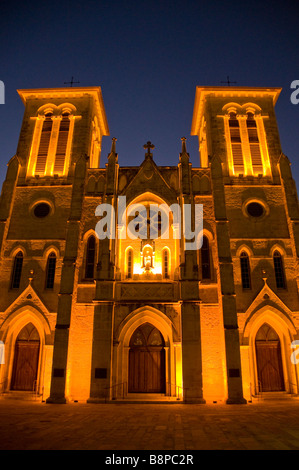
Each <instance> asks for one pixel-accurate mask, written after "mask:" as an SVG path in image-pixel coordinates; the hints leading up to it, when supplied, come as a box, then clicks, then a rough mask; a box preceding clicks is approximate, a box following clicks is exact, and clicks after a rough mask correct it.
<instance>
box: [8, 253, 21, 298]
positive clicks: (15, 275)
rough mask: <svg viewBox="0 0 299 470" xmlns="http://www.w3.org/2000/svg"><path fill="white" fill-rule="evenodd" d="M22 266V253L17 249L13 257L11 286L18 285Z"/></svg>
mask: <svg viewBox="0 0 299 470" xmlns="http://www.w3.org/2000/svg"><path fill="white" fill-rule="evenodd" d="M22 267H23V253H22V251H19V252H18V253H17V254H16V256H15V259H14V263H13V270H12V277H11V288H12V289H18V288H19V287H20V282H21V275H22Z"/></svg>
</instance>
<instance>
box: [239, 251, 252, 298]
mask: <svg viewBox="0 0 299 470" xmlns="http://www.w3.org/2000/svg"><path fill="white" fill-rule="evenodd" d="M240 266H241V278H242V287H243V289H250V288H251V276H250V264H249V256H248V254H247V253H246V252H245V251H242V253H241V255H240Z"/></svg>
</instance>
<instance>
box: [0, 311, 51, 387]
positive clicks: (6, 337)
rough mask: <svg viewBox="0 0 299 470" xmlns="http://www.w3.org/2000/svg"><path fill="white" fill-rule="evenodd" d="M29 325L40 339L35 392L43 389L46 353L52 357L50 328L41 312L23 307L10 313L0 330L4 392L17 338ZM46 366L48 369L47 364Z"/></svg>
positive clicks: (0, 379)
mask: <svg viewBox="0 0 299 470" xmlns="http://www.w3.org/2000/svg"><path fill="white" fill-rule="evenodd" d="M29 323H31V324H32V325H33V326H34V327H35V329H36V330H37V332H38V335H39V338H40V349H39V359H38V373H37V391H39V392H40V391H41V390H42V389H43V386H44V383H43V380H44V377H45V372H44V371H45V367H46V363H47V362H48V361H49V356H48V352H49V353H50V355H51V356H52V349H53V338H52V335H51V328H50V325H49V323H48V321H47V319H46V318H45V317H44V315H43V314H42V313H41V312H39V311H38V310H37V309H36V308H34V307H33V306H31V305H24V306H23V307H21V308H19V309H17V310H15V311H14V312H13V313H11V314H10V315H9V316H8V317H7V318H6V320H5V321H4V322H3V323H2V325H1V328H0V334H1V339H2V341H3V342H4V344H5V365H4V366H3V368H1V377H0V382H1V383H3V384H4V390H8V389H9V387H10V383H11V378H12V371H13V362H14V353H15V344H16V340H17V337H18V335H19V333H20V332H21V330H22V329H23V328H24V327H25V326H26V325H28V324H29ZM47 366H48V367H49V364H47Z"/></svg>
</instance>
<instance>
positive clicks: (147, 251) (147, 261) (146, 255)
mask: <svg viewBox="0 0 299 470" xmlns="http://www.w3.org/2000/svg"><path fill="white" fill-rule="evenodd" d="M143 266H144V269H145V271H150V270H151V268H152V267H153V250H152V248H151V247H149V246H146V247H145V248H144V249H143Z"/></svg>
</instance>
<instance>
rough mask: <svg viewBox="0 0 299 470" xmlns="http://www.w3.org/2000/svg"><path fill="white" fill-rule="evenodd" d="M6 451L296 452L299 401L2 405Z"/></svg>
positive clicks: (1, 445) (0, 435)
mask: <svg viewBox="0 0 299 470" xmlns="http://www.w3.org/2000/svg"><path fill="white" fill-rule="evenodd" d="M0 449H1V450H29V449H35V450H37V449H40V450H48V449H49V450H72V449H75V450H85V449H86V450H97V449H102V450H103V449H104V450H112V451H113V450H115V451H117V450H119V451H121V450H165V451H167V450H168V451H174V450H189V451H192V450H194V451H195V450H298V449H299V401H298V400H297V399H294V400H290V401H287V400H285V401H281V402H270V401H269V402H259V403H254V404H247V405H223V404H210V405H209V404H205V405H191V404H186V405H184V404H117V403H115V404H88V403H69V404H66V405H54V404H46V403H41V402H26V401H21V400H8V399H0Z"/></svg>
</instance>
